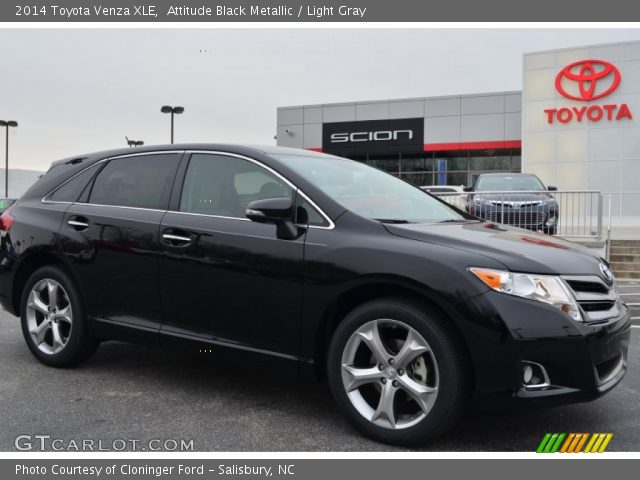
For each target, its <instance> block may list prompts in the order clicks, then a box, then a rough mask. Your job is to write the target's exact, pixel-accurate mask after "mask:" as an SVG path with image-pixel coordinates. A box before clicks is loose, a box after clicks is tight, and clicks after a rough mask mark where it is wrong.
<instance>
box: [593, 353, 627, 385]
mask: <svg viewBox="0 0 640 480" xmlns="http://www.w3.org/2000/svg"><path fill="white" fill-rule="evenodd" d="M620 357H621V355H618V356H617V357H613V358H612V359H610V360H607V361H606V362H602V363H599V364H598V365H596V372H598V378H599V379H600V380H602V379H605V378H607V377H608V376H609V375H611V373H612V372H613V371H614V369H615V368H616V367H617V366H618V364H619V363H620Z"/></svg>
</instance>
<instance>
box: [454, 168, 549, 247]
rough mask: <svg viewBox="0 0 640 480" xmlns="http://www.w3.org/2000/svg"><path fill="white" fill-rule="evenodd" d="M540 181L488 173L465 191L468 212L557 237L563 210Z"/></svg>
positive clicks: (520, 174) (520, 176)
mask: <svg viewBox="0 0 640 480" xmlns="http://www.w3.org/2000/svg"><path fill="white" fill-rule="evenodd" d="M555 190H557V188H556V187H553V186H551V185H549V186H548V187H546V188H545V186H544V185H543V183H542V182H541V181H540V179H539V178H538V177H536V176H535V175H533V174H529V173H484V174H482V175H480V176H478V179H477V180H476V182H475V184H474V185H473V186H471V187H465V189H464V191H465V192H471V194H470V195H469V196H468V197H467V211H468V212H469V213H470V214H472V215H475V216H476V217H479V218H482V219H484V220H489V221H492V222H498V223H505V224H507V225H513V226H515V227H520V228H527V229H529V230H540V231H543V232H544V233H547V234H549V235H555V234H556V232H557V230H558V217H559V215H560V208H559V207H558V202H557V201H556V200H555V198H553V195H552V194H551V193H549V192H552V191H555Z"/></svg>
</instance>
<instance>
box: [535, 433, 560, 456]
mask: <svg viewBox="0 0 640 480" xmlns="http://www.w3.org/2000/svg"><path fill="white" fill-rule="evenodd" d="M565 435H566V434H564V433H547V434H545V436H544V438H543V439H542V442H540V445H538V449H537V450H536V452H537V453H556V452H557V451H558V448H560V444H561V443H562V440H563V439H564V437H565Z"/></svg>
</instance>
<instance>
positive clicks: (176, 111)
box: [160, 105, 184, 143]
mask: <svg viewBox="0 0 640 480" xmlns="http://www.w3.org/2000/svg"><path fill="white" fill-rule="evenodd" d="M160 111H161V112H162V113H170V114H171V143H173V115H180V114H181V113H182V112H184V107H177V106H176V107H172V106H171V105H165V106H164V107H162V108H161V109H160Z"/></svg>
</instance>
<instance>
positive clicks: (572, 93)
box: [544, 59, 633, 124]
mask: <svg viewBox="0 0 640 480" xmlns="http://www.w3.org/2000/svg"><path fill="white" fill-rule="evenodd" d="M621 79H622V76H621V75H620V71H619V70H618V68H617V67H616V66H615V65H613V64H612V63H610V62H606V61H604V60H594V59H592V60H580V61H578V62H573V63H571V64H569V65H567V66H566V67H564V68H563V69H562V70H560V72H558V75H557V76H556V82H555V87H556V90H557V92H558V93H559V94H560V95H562V96H563V97H565V98H567V99H569V100H572V101H575V102H577V104H576V105H575V106H570V107H561V108H547V109H545V110H544V112H545V113H546V115H547V123H550V124H553V123H554V122H560V123H569V122H572V121H576V122H582V121H584V120H589V121H591V122H599V121H601V120H607V121H618V120H624V119H629V120H631V119H632V118H633V115H632V113H631V110H630V109H629V106H628V105H627V104H626V103H621V104H616V103H601V102H598V103H591V102H592V101H594V100H600V99H603V98H605V97H607V96H608V95H610V94H612V93H613V92H614V91H615V90H616V89H617V88H618V87H619V86H620V81H621ZM605 102H606V101H605Z"/></svg>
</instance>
